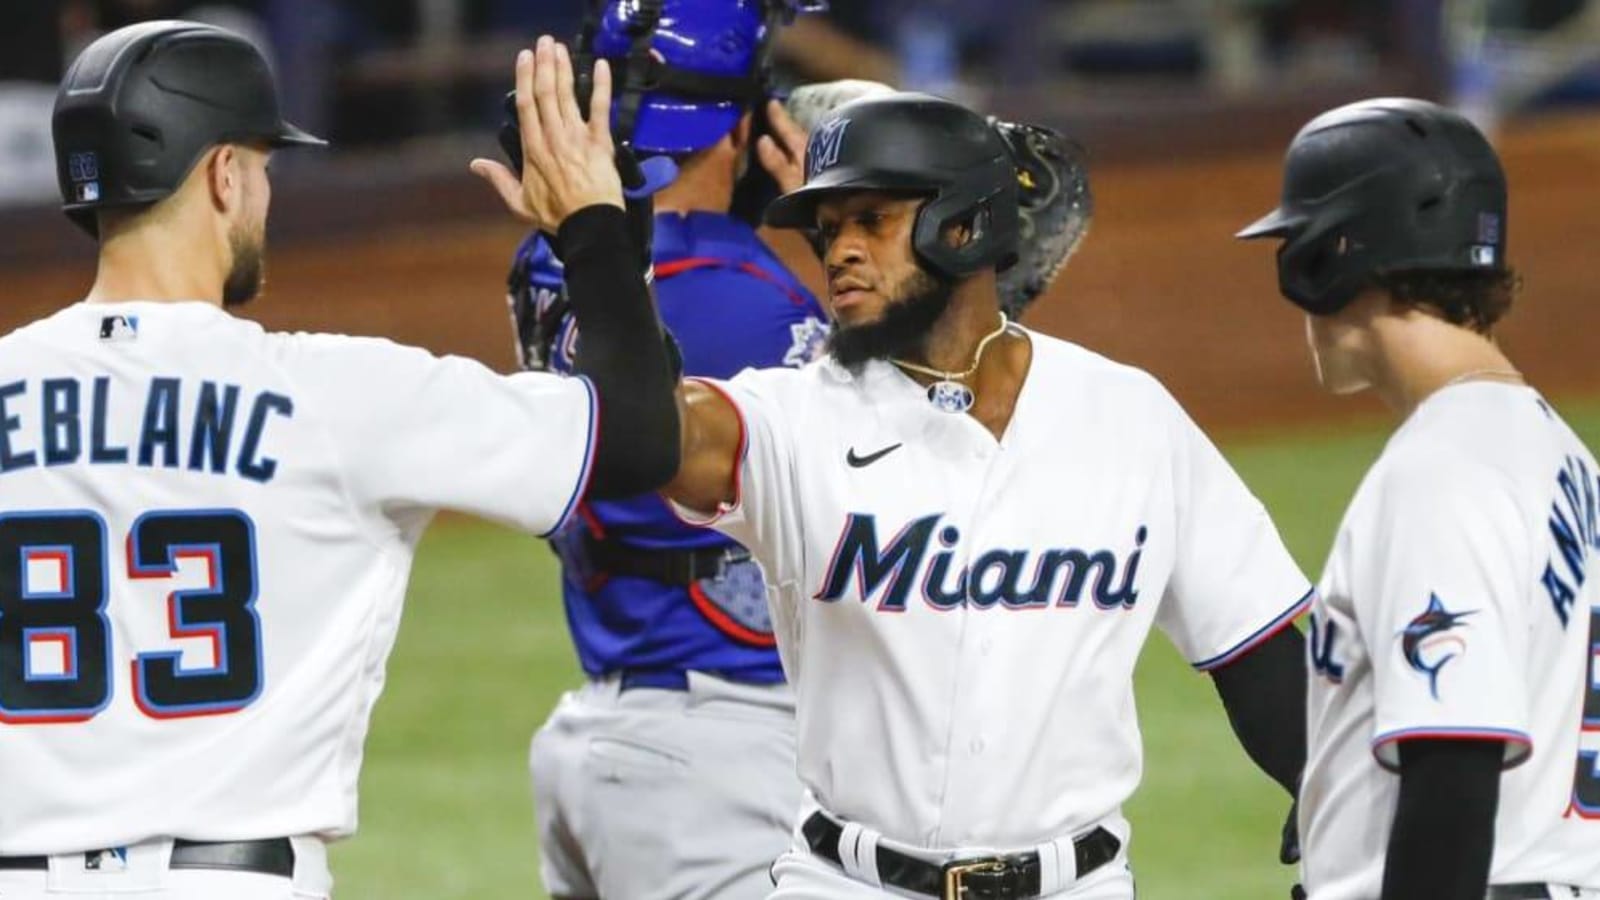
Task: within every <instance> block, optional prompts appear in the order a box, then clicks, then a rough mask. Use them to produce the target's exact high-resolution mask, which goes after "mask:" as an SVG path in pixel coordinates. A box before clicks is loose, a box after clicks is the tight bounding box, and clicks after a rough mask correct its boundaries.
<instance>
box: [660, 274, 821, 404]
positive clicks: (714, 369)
mask: <svg viewBox="0 0 1600 900" xmlns="http://www.w3.org/2000/svg"><path fill="white" fill-rule="evenodd" d="M656 300H657V303H658V304H659V305H660V308H661V318H662V320H663V321H664V322H665V323H666V325H667V327H668V328H670V329H672V333H673V335H674V336H675V337H677V339H678V343H679V345H680V346H681V347H682V348H683V363H684V372H685V374H689V375H701V376H706V377H710V378H732V377H733V376H734V375H736V374H738V373H739V372H740V371H742V370H744V369H746V368H751V367H755V368H769V367H773V366H802V365H805V364H806V363H808V362H811V361H812V360H813V359H816V358H817V357H818V356H819V355H820V354H821V353H822V350H823V347H824V344H825V342H826V339H827V334H828V327H827V323H826V320H825V319H824V318H823V313H822V310H821V308H820V307H819V306H818V305H817V303H816V301H815V300H812V299H811V298H810V297H808V296H806V295H804V294H799V293H791V292H790V291H787V290H785V289H784V286H783V285H781V284H778V283H773V282H771V281H768V280H765V279H763V278H761V277H758V276H756V275H753V274H749V273H747V272H745V271H743V270H741V269H738V268H730V267H706V268H701V269H692V270H689V271H686V272H682V273H680V274H677V275H673V276H671V277H668V278H662V279H659V280H658V281H657V282H656Z"/></svg>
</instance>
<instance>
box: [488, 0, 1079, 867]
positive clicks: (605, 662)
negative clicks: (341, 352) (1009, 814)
mask: <svg viewBox="0 0 1600 900" xmlns="http://www.w3.org/2000/svg"><path fill="white" fill-rule="evenodd" d="M785 11H786V10H785V9H784V7H783V6H781V5H780V6H776V7H774V6H767V7H765V8H763V6H762V5H761V4H758V3H753V2H750V0H667V2H665V3H663V5H662V8H661V17H660V19H659V20H657V22H656V26H655V34H654V36H653V37H652V39H651V41H650V46H651V48H652V49H653V50H654V51H656V52H658V53H659V54H660V59H659V60H658V61H656V62H654V63H651V64H650V65H651V68H652V71H651V72H650V73H649V76H650V77H649V78H648V83H649V84H652V85H655V86H657V87H656V89H652V90H648V91H644V92H643V93H642V95H641V96H640V97H639V98H638V100H637V113H636V119H635V122H634V125H633V127H632V129H631V130H630V131H628V132H626V133H618V134H616V135H615V136H616V137H618V138H619V139H621V140H625V141H627V142H628V143H629V144H630V146H632V147H633V148H634V150H635V151H636V152H638V153H639V154H641V155H650V156H655V155H665V156H670V157H671V158H673V159H674V160H676V162H677V167H678V169H679V174H678V176H677V177H676V179H675V180H674V181H673V182H672V183H671V184H670V185H668V186H666V187H664V188H663V189H662V190H661V191H660V192H659V193H657V194H656V195H655V196H654V203H655V209H656V217H655V220H654V237H655V239H654V263H655V283H654V287H655V294H656V300H657V303H658V305H659V307H660V309H661V316H662V321H663V323H664V324H666V325H667V327H668V328H670V329H671V330H672V333H673V335H674V337H676V338H677V340H678V343H679V345H680V346H681V347H682V348H683V356H684V370H685V372H686V373H688V374H691V375H698V376H711V377H724V378H726V377H731V376H733V375H734V374H737V373H738V372H739V371H740V370H742V369H744V368H747V367H769V366H784V365H788V366H801V365H804V364H806V363H809V362H811V361H812V360H813V359H814V358H816V357H817V356H818V355H820V353H821V351H822V347H823V339H824V338H825V337H826V334H827V327H826V324H825V322H826V314H825V313H824V312H823V311H822V308H821V307H820V306H819V305H818V303H817V301H816V299H815V297H813V296H812V295H811V294H810V292H808V291H807V290H806V289H805V287H804V286H803V285H802V284H801V283H800V282H799V280H798V279H797V278H796V277H795V275H794V274H793V273H791V272H790V270H789V269H787V268H786V267H785V266H784V265H783V264H782V263H781V262H780V260H779V257H778V256H777V255H775V254H774V253H773V251H772V250H771V249H769V248H768V247H767V246H766V245H765V244H764V243H763V242H762V241H761V239H760V238H759V237H758V232H757V231H756V229H754V228H753V227H752V226H751V225H750V224H748V223H746V222H743V221H741V220H739V219H738V218H737V217H736V216H735V215H734V214H732V213H731V212H730V210H731V209H732V206H733V200H734V192H735V184H736V181H737V179H738V177H739V174H740V170H741V169H745V168H747V167H748V162H749V160H750V157H751V156H752V155H754V151H755V150H756V147H757V146H758V144H757V142H756V141H755V140H753V139H752V136H751V127H752V118H753V116H752V112H753V111H752V110H751V109H750V103H749V101H748V100H746V99H743V98H745V97H748V96H751V95H755V94H759V95H760V96H765V95H766V93H767V88H765V87H764V86H763V85H761V84H755V85H743V86H741V83H740V82H738V81H737V80H735V79H738V78H741V77H742V78H746V79H756V80H760V79H761V77H762V60H763V58H764V56H765V44H766V43H767V42H768V41H770V39H771V38H772V37H773V36H774V35H775V33H776V31H777V23H775V22H773V21H772V20H771V18H769V17H770V16H771V14H772V13H774V12H777V13H779V14H782V13H784V12H785ZM794 11H795V12H798V11H799V10H794ZM640 14H641V10H639V9H637V8H634V7H631V6H625V5H622V4H607V5H606V6H605V8H604V9H603V15H602V17H601V18H600V20H599V23H598V26H597V28H596V30H595V48H594V49H595V50H597V51H599V52H600V53H601V54H602V55H605V56H606V57H607V58H608V59H610V60H611V61H612V62H613V63H614V64H622V65H625V64H626V60H625V59H623V58H622V56H623V54H624V53H625V52H626V50H627V49H628V47H629V45H630V41H631V37H632V36H631V35H630V34H629V32H628V31H627V30H626V27H627V26H629V25H630V24H632V22H633V20H634V19H636V18H637V17H638V16H639V15H640ZM728 48H732V49H733V50H734V51H736V52H733V53H732V54H728V53H727V49H728ZM664 73H665V74H664ZM708 77H712V78H725V79H729V81H727V82H722V83H719V84H717V85H716V87H715V89H716V90H719V91H721V93H705V94H700V93H696V87H697V85H698V84H699V81H698V79H704V78H708ZM674 78H679V79H682V80H683V82H684V83H683V84H673V83H672V80H673V79H674ZM622 81H623V85H624V86H623V87H622V89H621V93H622V95H623V96H622V97H621V98H619V100H618V101H617V103H618V105H621V104H624V103H627V102H628V93H629V88H628V87H627V79H626V78H623V79H622ZM668 88H671V89H670V90H668ZM757 88H760V90H756V89H757ZM890 92H891V89H890V88H888V87H886V86H884V85H878V84H873V83H871V82H838V83H828V84H817V85H806V86H803V87H800V88H797V89H795V90H794V91H793V92H792V94H791V95H790V96H789V97H788V98H787V100H786V101H785V103H784V107H783V108H769V109H768V110H767V119H768V121H767V128H768V129H771V130H788V129H792V128H793V127H795V126H794V125H791V124H790V123H789V120H788V115H787V113H786V112H785V109H787V110H793V111H795V113H796V115H795V119H796V124H798V125H799V126H800V127H802V128H807V129H809V128H810V127H814V126H815V124H816V122H817V121H818V120H819V119H820V117H822V116H825V115H826V114H827V112H828V111H829V110H831V109H833V108H836V107H838V106H841V105H843V104H844V103H845V102H848V101H849V100H851V99H854V98H857V97H861V96H869V95H872V94H875V93H890ZM613 125H614V127H615V128H617V129H622V128H623V126H624V123H621V122H617V121H615V120H613ZM996 127H998V128H1001V129H1003V132H1002V133H1003V134H1005V135H1006V136H1007V137H1008V141H1010V142H1011V143H1012V148H1013V150H1014V153H1015V155H1016V157H1017V168H1018V173H1019V174H1018V177H1019V182H1022V183H1023V184H1025V185H1026V186H1027V188H1028V190H1029V193H1028V197H1027V199H1028V201H1029V202H1027V203H1025V204H1024V205H1023V212H1024V216H1025V220H1026V221H1027V222H1028V223H1030V225H1032V224H1034V223H1035V222H1036V227H1030V228H1027V229H1026V230H1025V234H1026V237H1025V238H1024V240H1023V241H1022V244H1021V248H1020V253H1021V255H1023V256H1024V257H1025V259H1024V260H1023V261H1022V262H1020V263H1019V264H1018V265H1017V266H1015V267H1013V268H1012V270H1011V271H1010V272H1008V275H1010V274H1011V273H1017V274H1018V281H1017V284H1016V286H1015V290H1016V291H1017V295H1016V296H1014V297H1011V298H1010V302H1011V303H1013V304H1014V305H1015V306H1017V307H1018V308H1020V307H1022V306H1024V305H1026V303H1027V302H1028V301H1029V300H1031V299H1032V298H1033V296H1036V295H1037V293H1038V292H1039V291H1040V290H1042V289H1043V287H1044V286H1045V285H1046V284H1047V283H1048V281H1049V280H1050V278H1052V277H1053V276H1054V274H1055V272H1057V271H1059V269H1060V267H1061V266H1062V265H1063V264H1064V263H1065V261H1066V258H1067V256H1068V255H1070V252H1071V249H1072V248H1073V247H1075V246H1076V244H1077V241H1078V240H1079V239H1080V238H1081V237H1082V235H1083V233H1084V230H1085V229H1086V228H1087V223H1088V218H1089V213H1090V203H1089V192H1088V182H1087V176H1086V174H1085V170H1084V167H1083V165H1082V160H1081V156H1080V155H1078V154H1076V153H1075V152H1074V149H1073V147H1072V146H1071V145H1070V144H1068V143H1067V142H1066V141H1065V140H1064V139H1063V138H1061V136H1060V135H1057V134H1055V133H1053V132H1050V131H1048V130H1047V129H1041V128H1036V127H1033V126H1026V125H1017V124H1012V123H997V126H996ZM790 140H792V141H797V142H803V141H804V137H803V136H794V137H791V138H790ZM762 144H764V145H766V146H767V151H766V158H767V159H769V160H774V161H776V163H777V164H779V165H781V164H783V163H784V162H786V160H787V157H786V156H784V155H782V154H781V153H780V152H779V151H778V150H777V147H778V145H777V144H775V143H773V142H772V138H770V137H769V138H767V140H766V141H764V142H762ZM513 155H520V153H516V154H513ZM779 233H780V234H787V235H789V236H790V237H791V239H794V237H795V236H794V234H793V232H787V233H785V232H779ZM798 243H799V244H801V247H800V250H801V252H803V253H806V254H810V253H811V250H810V248H809V245H808V244H807V243H806V242H805V241H804V240H803V239H799V240H798ZM1047 260H1048V261H1047ZM807 262H808V263H809V264H810V265H812V266H815V265H816V263H815V260H814V259H812V260H807ZM1022 273H1027V275H1026V277H1023V275H1022ZM561 282H562V272H561V265H560V263H559V261H557V260H556V258H555V255H554V253H553V252H552V251H551V249H550V246H549V243H548V241H546V240H544V239H543V238H541V237H538V236H535V237H534V238H532V239H531V240H529V241H528V242H526V243H525V244H524V245H523V247H522V248H521V249H520V250H519V253H518V259H517V263H516V265H515V266H514V267H513V270H512V277H511V286H512V304H513V309H514V310H515V312H516V316H515V318H516V322H517V326H518V327H517V331H518V334H519V335H520V336H521V338H522V339H523V341H524V342H525V344H524V351H525V352H524V359H525V360H526V361H527V364H528V365H530V366H535V367H537V366H549V367H551V368H554V369H556V370H558V371H567V370H570V368H571V366H572V360H573V353H574V351H575V350H576V348H577V347H578V344H579V335H578V334H577V333H576V331H577V329H576V327H575V325H576V323H575V322H574V321H573V320H572V318H571V316H570V315H568V314H566V313H565V312H564V309H565V307H564V303H565V300H564V298H563V292H562V285H561ZM1003 290H1004V289H1003ZM1024 292H1026V293H1025V294H1024ZM551 543H552V545H553V546H554V547H555V549H556V551H557V552H558V554H559V555H560V558H561V560H562V573H563V578H562V594H563V600H564V601H565V606H566V609H567V613H568V616H567V618H568V623H569V625H570V627H571V630H572V635H573V641H574V644H575V645H576V647H577V650H578V656H579V660H580V662H581V663H582V665H583V668H584V672H585V674H586V675H587V676H588V679H589V680H588V682H587V683H586V684H585V685H584V686H583V687H581V688H579V689H577V690H574V691H571V692H569V693H568V694H566V695H565V696H564V697H563V698H562V701H561V703H560V705H559V706H558V707H557V708H556V710H555V711H554V712H553V713H551V715H550V717H549V719H548V720H547V721H546V722H545V724H544V727H542V728H541V729H540V730H539V732H538V734H537V735H536V736H535V737H534V741H533V746H532V752H531V755H530V760H531V769H532V774H533V787H534V794H535V799H536V804H535V812H536V815H537V818H538V823H539V837H540V840H539V846H540V855H541V866H542V878H543V881H544V885H545V888H546V890H548V891H549V892H550V893H551V894H553V895H555V896H557V897H596V896H599V897H631V898H645V897H663V898H667V897H682V898H687V897H729V898H746V897H753V896H760V895H761V894H763V893H764V892H765V891H766V890H767V889H768V888H770V886H771V881H770V878H769V875H768V870H769V869H770V868H771V865H772V861H773V860H774V859H775V858H777V857H778V856H779V855H781V854H782V853H783V851H784V850H785V849H786V848H787V847H788V845H789V840H790V833H791V831H792V829H793V825H794V817H795V812H796V810H797V809H798V808H799V805H800V798H801V791H802V789H801V786H800V781H799V778H798V776H797V775H796V765H795V738H794V698H793V693H792V691H791V690H790V689H789V687H788V686H787V684H785V683H784V677H783V669H782V665H781V662H780V660H779V657H778V652H777V649H776V647H775V640H774V637H773V634H772V626H771V618H770V614H769V613H768V608H767V599H766V591H765V589H764V586H763V584H762V579H761V571H760V568H759V567H758V566H757V564H756V563H755V561H754V560H752V559H751V558H750V555H749V552H748V551H746V550H745V549H744V548H743V547H741V546H740V545H738V544H737V543H734V542H732V541H731V540H729V539H728V538H726V537H724V536H722V535H721V534H718V533H717V532H715V531H712V530H709V529H704V528H697V527H693V526H689V525H685V524H683V523H681V522H679V521H678V519H677V518H676V517H675V516H674V515H673V514H672V512H671V510H670V509H669V508H668V507H667V505H666V504H665V502H664V501H663V500H662V499H661V498H660V497H659V496H657V495H655V494H649V495H645V496H641V497H636V498H629V499H627V500H618V501H590V502H587V503H584V504H582V505H580V507H579V510H578V515H577V516H574V517H573V520H572V522H571V524H570V525H569V526H568V527H567V528H565V529H563V530H562V531H561V532H559V533H558V534H557V535H555V536H554V537H553V538H552V541H551ZM663 760H672V761H673V762H674V763H675V765H670V766H663V765H662V761H663ZM641 810H649V811H651V812H646V813H645V814H641ZM664 815H671V816H673V817H675V819H676V820H677V821H679V822H680V823H681V826H682V827H679V828H675V829H673V831H672V833H670V834H666V835H661V834H658V833H657V831H658V829H659V816H664Z"/></svg>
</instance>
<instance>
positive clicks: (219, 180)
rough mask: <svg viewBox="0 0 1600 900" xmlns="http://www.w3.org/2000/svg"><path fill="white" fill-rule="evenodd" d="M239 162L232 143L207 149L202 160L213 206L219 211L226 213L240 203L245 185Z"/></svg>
mask: <svg viewBox="0 0 1600 900" xmlns="http://www.w3.org/2000/svg"><path fill="white" fill-rule="evenodd" d="M239 164H240V159H239V154H238V152H237V150H236V149H235V148H234V146H233V145H232V144H218V145H217V146H215V147H212V148H211V149H210V150H208V151H206V156H205V159H204V160H203V161H202V162H201V166H203V167H204V171H205V173H206V187H207V192H208V193H209V194H210V196H211V207H212V209H215V210H216V211H217V212H219V213H226V212H228V211H229V210H231V209H233V208H234V207H235V206H237V205H238V204H239V195H240V191H241V190H242V189H243V187H244V178H243V173H242V172H241V171H240V170H239Z"/></svg>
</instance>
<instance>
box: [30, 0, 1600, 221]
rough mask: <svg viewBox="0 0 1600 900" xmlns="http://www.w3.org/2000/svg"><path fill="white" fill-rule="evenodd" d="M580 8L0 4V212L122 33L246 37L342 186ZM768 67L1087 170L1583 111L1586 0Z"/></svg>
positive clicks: (1019, 40)
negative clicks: (86, 54) (976, 109)
mask: <svg viewBox="0 0 1600 900" xmlns="http://www.w3.org/2000/svg"><path fill="white" fill-rule="evenodd" d="M582 4H583V0H198V2H197V0H7V2H6V3H5V4H4V7H3V10H0V204H6V203H10V204H19V203H27V202H48V201H49V200H50V199H51V198H52V197H53V195H54V185H53V175H52V171H51V168H50V165H51V164H50V145H49V135H48V109H49V105H50V102H51V96H52V90H53V85H54V83H55V82H56V80H57V79H58V78H59V77H60V75H61V73H62V71H63V68H64V65H65V63H66V62H67V61H68V60H70V59H71V58H72V56H73V55H74V54H75V52H76V51H77V50H78V49H80V48H81V47H82V46H84V45H85V44H86V43H87V42H89V41H90V40H92V39H93V38H94V37H95V36H97V35H98V34H100V33H103V32H104V31H106V30H109V29H112V28H116V27H118V26H120V25H124V24H127V23H129V22H133V21H139V20H143V19H150V18H166V17H185V18H192V19H200V20H203V21H208V22H213V23H216V24H221V25H226V26H228V27H232V28H234V29H236V30H238V31H241V32H244V33H245V34H247V35H249V36H251V37H252V38H253V39H254V40H256V41H257V42H259V43H260V45H261V46H262V47H263V49H265V50H266V51H267V53H268V55H269V57H270V58H271V59H273V60H274V61H275V63H276V66H277V68H278V72H279V77H280V79H281V80H282V82H283V87H284V91H285V96H286V106H287V112H288V114H289V115H290V117H291V118H293V119H294V120H295V121H297V122H300V123H303V124H304V125H305V126H306V127H308V128H309V129H311V130H312V131H314V132H316V133H318V134H325V135H328V136H329V137H331V138H332V139H333V140H334V141H335V144H336V146H337V147H338V148H339V150H340V153H341V154H344V155H346V158H348V155H349V154H358V155H361V157H362V158H363V160H364V163H363V165H362V166H359V167H353V168H352V171H353V172H354V173H356V175H355V177H359V173H361V172H363V171H368V170H369V167H370V165H372V164H374V163H373V162H372V160H373V159H374V158H377V159H379V160H391V161H392V160H393V159H395V158H400V159H404V160H406V161H407V162H406V163H405V164H407V165H418V166H423V167H426V166H427V165H428V164H429V163H430V160H439V161H444V160H448V162H449V164H450V165H456V164H458V163H459V160H460V158H461V156H460V153H459V152H457V150H458V149H459V147H458V145H459V144H460V142H461V141H462V139H463V138H465V137H470V136H473V135H481V134H482V133H484V132H487V131H489V130H491V129H492V128H493V126H494V124H495V121H496V120H497V118H498V103H497V101H498V97H499V95H500V94H501V93H502V92H503V90H504V89H505V87H506V82H507V73H508V68H509V60H510V58H511V55H512V53H513V52H514V49H515V48H516V47H518V46H521V45H525V44H526V43H527V42H528V41H529V40H530V38H531V37H532V36H534V35H537V34H539V33H543V32H550V33H554V34H557V35H572V34H575V33H576V31H577V29H578V27H579V23H580V21H581V14H582ZM780 63H781V65H782V67H783V71H784V73H785V75H786V77H788V78H789V79H791V80H825V79H831V78H839V77H864V78H872V79H875V80H879V81H885V82H889V83H892V84H896V85H898V86H902V87H908V88H919V89H927V90H931V91H934V92H936V93H942V94H945V95H950V96H955V97H958V98H960V99H965V100H969V101H972V102H975V103H978V104H980V105H982V106H985V107H987V108H990V109H992V110H994V111H997V112H1004V113H1007V114H1011V115H1019V116H1023V117H1029V118H1033V119H1035V120H1042V121H1046V122H1050V123H1052V124H1056V125H1058V126H1062V127H1067V128H1069V129H1071V130H1072V131H1074V132H1076V133H1078V134H1080V135H1082V136H1083V137H1084V138H1085V139H1086V140H1087V141H1088V142H1089V143H1090V145H1091V147H1095V149H1097V150H1099V151H1100V152H1101V153H1106V152H1109V153H1111V154H1113V156H1115V155H1118V154H1124V153H1126V154H1133V155H1137V154H1139V153H1140V152H1141V149H1143V150H1144V151H1146V152H1148V153H1155V154H1159V153H1160V152H1163V151H1164V150H1165V149H1169V148H1171V147H1172V146H1173V142H1174V140H1179V141H1182V142H1184V145H1185V146H1187V147H1189V148H1190V149H1191V150H1193V149H1201V150H1203V149H1204V148H1205V147H1208V146H1213V145H1221V144H1228V143H1230V142H1237V141H1239V140H1243V139H1245V137H1246V136H1247V135H1248V133H1249V132H1250V129H1249V128H1248V127H1245V128H1243V129H1235V128H1233V127H1231V126H1230V127H1229V128H1226V129H1219V128H1217V127H1215V123H1216V122H1217V121H1218V119H1217V116H1219V115H1233V116H1235V119H1234V120H1231V121H1249V120H1250V118H1251V114H1252V113H1258V114H1259V113H1265V114H1266V117H1267V119H1268V120H1269V121H1275V120H1273V119H1272V117H1271V115H1270V113H1271V112H1272V111H1273V110H1274V109H1277V108H1279V107H1282V106H1289V107H1293V110H1294V113H1293V115H1298V114H1299V113H1300V112H1301V111H1302V109H1303V108H1311V107H1316V106H1318V105H1326V103H1324V102H1323V101H1324V100H1328V101H1337V100H1342V99H1346V98H1349V97H1356V96H1363V95H1371V94H1374V93H1391V94H1392V93H1409V94H1416V95H1422V96H1429V97H1435V98H1443V99H1447V100H1453V101H1455V102H1456V103H1458V104H1459V105H1462V106H1464V107H1466V108H1467V109H1469V110H1470V111H1471V112H1472V113H1473V115H1475V116H1477V117H1478V118H1479V119H1480V120H1483V121H1486V122H1489V123H1491V124H1492V123H1493V122H1495V121H1497V120H1498V119H1499V118H1500V117H1501V116H1503V115H1507V114H1512V113H1521V112H1525V111H1528V110H1530V109H1538V108H1543V107H1547V106H1549V105H1552V104H1564V103H1572V102H1590V101H1593V100H1595V99H1596V98H1600V3H1593V2H1589V0H833V3H832V9H831V10H830V11H829V12H827V13H826V14H825V15H822V16H804V17H801V19H800V20H799V22H798V24H797V25H796V26H795V27H794V28H791V29H789V30H788V31H787V32H786V33H785V35H784V40H783V43H782V45H781V47H780ZM1290 117H1291V118H1292V117H1293V116H1292V115H1291V116H1290ZM1257 118H1260V116H1259V115H1258V116H1257ZM1097 138H1100V139H1101V140H1098V141H1097V140H1096V139H1097ZM1275 138H1281V136H1279V135H1275ZM1096 144H1108V145H1109V146H1108V147H1107V146H1099V147H1097V146H1096ZM338 159H339V154H335V155H334V156H332V157H329V158H328V159H324V160H322V161H321V162H320V163H319V162H318V161H316V160H311V161H308V162H307V164H309V165H312V166H315V165H318V164H322V165H333V164H336V163H337V160H338ZM330 160H331V162H330ZM297 162H299V161H297Z"/></svg>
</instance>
